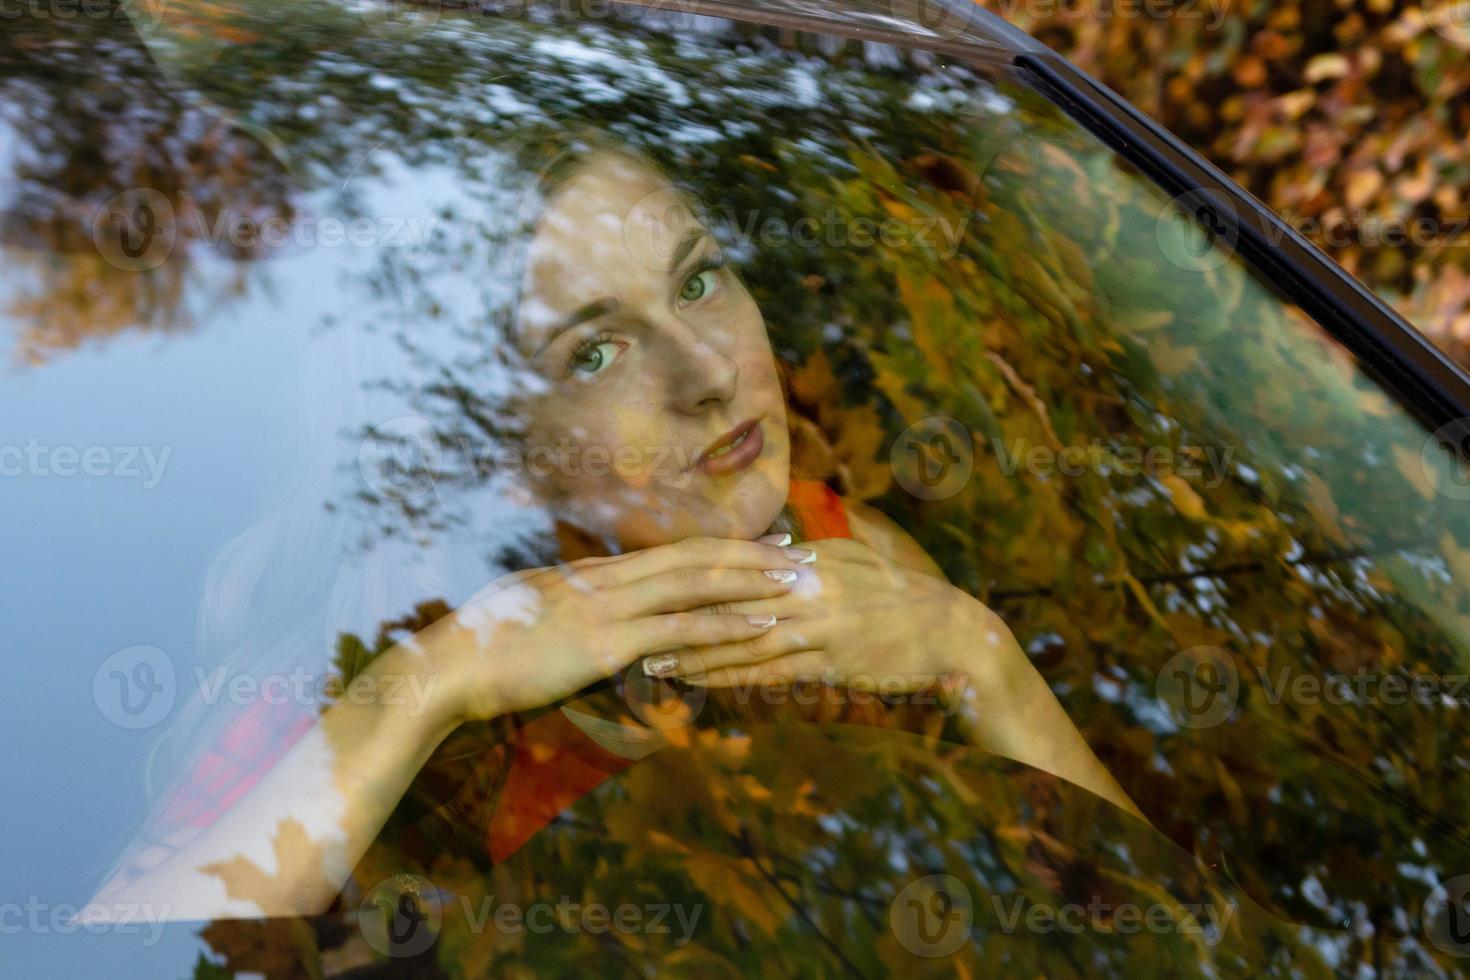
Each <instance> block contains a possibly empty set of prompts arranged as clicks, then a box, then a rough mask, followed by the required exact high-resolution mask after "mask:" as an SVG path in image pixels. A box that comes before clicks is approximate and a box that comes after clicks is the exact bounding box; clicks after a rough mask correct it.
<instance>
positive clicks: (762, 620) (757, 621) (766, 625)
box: [745, 613, 776, 630]
mask: <svg viewBox="0 0 1470 980" xmlns="http://www.w3.org/2000/svg"><path fill="white" fill-rule="evenodd" d="M745 621H746V622H747V623H749V624H750V625H752V626H754V627H755V628H756V629H758V630H768V629H770V628H771V627H772V626H775V625H776V614H775V613H771V614H770V615H769V616H746V617H745Z"/></svg>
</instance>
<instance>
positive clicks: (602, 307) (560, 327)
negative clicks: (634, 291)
mask: <svg viewBox="0 0 1470 980" xmlns="http://www.w3.org/2000/svg"><path fill="white" fill-rule="evenodd" d="M617 309H618V301H617V300H615V299H597V300H593V301H592V302H590V303H588V304H587V305H586V306H584V307H582V308H581V309H579V310H578V311H577V312H575V313H573V314H572V315H571V316H569V317H567V318H566V319H565V320H563V321H562V322H561V323H558V324H557V325H556V326H555V327H553V328H552V331H551V333H550V334H549V335H548V336H547V338H546V340H545V341H543V342H542V344H541V346H540V347H538V348H536V353H535V354H533V355H531V356H532V357H540V356H541V355H542V353H544V352H545V350H546V348H548V347H550V346H551V345H552V344H553V343H554V342H555V341H556V338H558V337H560V336H561V335H562V334H564V333H566V332H567V331H568V330H571V329H573V328H575V327H580V326H581V325H582V324H584V323H586V322H587V321H589V320H596V319H597V318H598V317H602V316H607V315H608V314H609V313H615V312H617Z"/></svg>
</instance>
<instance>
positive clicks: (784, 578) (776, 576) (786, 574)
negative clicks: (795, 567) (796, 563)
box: [765, 568, 796, 585]
mask: <svg viewBox="0 0 1470 980" xmlns="http://www.w3.org/2000/svg"><path fill="white" fill-rule="evenodd" d="M765 574H766V578H768V579H770V580H771V581H772V582H780V583H781V584H782V585H790V584H791V583H792V582H795V581H796V573H795V572H793V571H792V570H791V569H789V568H777V569H772V570H771V571H769V572H766V573H765Z"/></svg>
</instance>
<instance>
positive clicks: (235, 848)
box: [83, 539, 804, 921]
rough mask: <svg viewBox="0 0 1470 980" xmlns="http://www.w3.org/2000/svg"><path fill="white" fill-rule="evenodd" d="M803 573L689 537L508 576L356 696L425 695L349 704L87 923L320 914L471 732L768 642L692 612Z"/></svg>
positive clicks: (119, 885) (112, 887)
mask: <svg viewBox="0 0 1470 980" xmlns="http://www.w3.org/2000/svg"><path fill="white" fill-rule="evenodd" d="M802 554H804V553H797V556H796V557H800V556H801V555H802ZM796 567H799V566H798V564H797V562H796V560H795V559H794V558H793V557H791V556H790V555H788V554H787V552H786V551H783V550H782V549H780V548H776V547H772V546H768V545H762V544H756V543H754V542H737V541H719V540H716V539H690V540H689V541H685V542H680V543H678V544H674V545H666V546H664V547H661V548H653V549H649V550H647V551H642V552H636V553H633V554H630V555H624V556H619V557H617V558H611V559H601V558H599V559H585V560H584V561H582V562H577V563H574V564H573V565H568V566H559V567H556V568H551V569H537V570H534V571H533V572H529V573H519V574H517V575H514V576H508V577H507V578H506V579H504V580H501V581H499V582H497V583H494V585H492V587H491V588H490V589H487V590H485V592H483V593H481V595H480V596H477V597H476V599H474V600H471V601H470V602H469V603H466V604H465V606H464V607H463V608H461V609H460V610H459V611H457V612H456V613H455V614H452V615H450V616H447V617H445V618H444V619H442V620H440V621H439V622H437V623H435V624H434V625H433V626H430V627H429V628H428V629H426V630H424V631H422V632H421V633H419V634H418V635H417V636H415V637H414V638H413V639H412V640H410V641H407V642H405V643H403V644H400V645H398V646H395V647H393V648H392V649H390V650H388V651H386V652H385V653H383V654H382V655H381V656H380V657H378V658H377V659H376V660H375V661H374V662H373V663H372V664H371V665H369V667H368V669H367V671H366V672H365V673H364V675H363V676H364V678H366V681H367V683H363V684H361V685H360V686H356V682H355V687H354V688H352V689H350V690H353V689H355V690H358V691H362V690H369V691H382V692H385V694H386V692H388V691H398V690H402V689H403V688H404V687H405V686H406V687H407V688H408V689H410V690H418V691H423V692H425V695H426V696H425V697H424V698H422V699H418V698H415V699H407V702H406V703H405V699H402V698H389V697H386V696H385V697H383V698H381V699H379V698H375V697H345V698H343V699H341V700H339V701H338V702H337V703H336V704H333V705H332V706H331V707H330V708H329V709H328V710H327V711H326V712H325V713H324V714H323V715H322V717H321V719H320V720H319V721H318V722H317V724H316V725H315V726H314V727H313V728H312V729H311V730H310V731H308V732H307V733H306V735H304V736H303V737H302V738H301V739H300V741H298V742H297V743H296V744H295V745H294V746H293V747H292V748H291V749H290V750H289V751H288V752H287V753H286V755H285V756H284V757H283V758H282V759H281V760H280V761H279V762H277V764H276V765H275V766H274V767H273V768H272V770H271V771H270V772H269V773H268V774H267V775H266V776H265V777H264V778H263V779H262V780H261V781H260V782H259V783H258V784H257V785H256V786H255V787H254V788H253V789H252V790H251V792H250V793H249V794H248V795H247V796H246V797H245V798H244V799H243V800H241V801H240V802H239V803H237V804H236V805H235V806H234V807H233V808H231V809H230V811H229V812H228V813H226V814H224V815H223V816H222V817H220V818H219V819H218V820H217V821H216V822H215V823H214V824H213V825H211V826H210V827H208V828H207V829H205V830H204V831H203V832H202V833H200V834H199V835H198V836H197V837H195V838H194V839H192V840H190V841H189V842H187V843H186V844H184V845H183V846H182V847H180V848H179V849H178V850H177V851H175V852H173V853H172V854H170V855H168V856H167V857H166V858H164V859H163V860H162V861H160V862H159V863H157V864H156V865H155V866H153V867H152V868H150V869H149V870H147V871H146V872H145V873H144V874H142V875H141V876H139V877H137V878H136V879H135V880H130V881H115V882H111V883H109V884H108V885H107V886H106V887H105V888H104V889H103V890H102V891H101V892H100V893H99V894H98V896H97V897H96V898H95V899H94V900H93V903H92V905H91V906H89V908H88V909H85V910H84V911H83V918H84V919H88V920H104V921H105V920H106V919H107V918H108V917H109V915H110V914H112V913H115V912H116V911H118V910H120V909H129V908H130V909H134V910H136V909H139V908H142V909H143V910H145V911H147V912H149V913H150V914H151V917H152V918H154V919H176V918H187V919H207V918H228V917H239V916H258V915H262V914H265V915H303V914H313V913H317V912H320V911H322V910H324V909H325V908H326V907H327V906H328V905H329V904H330V903H331V901H332V898H333V897H334V896H335V895H336V894H337V892H338V890H339V889H340V887H341V885H342V883H343V882H344V881H346V880H347V878H348V877H349V875H350V874H351V871H352V869H353V867H354V866H355V865H356V864H357V862H358V861H359V860H360V859H361V858H362V856H363V854H364V853H366V851H367V848H368V847H369V846H370V845H371V843H372V841H373V839H374V838H375V837H376V836H377V834H378V833H379V831H380V830H381V829H382V827H383V824H384V823H385V822H386V821H387V818H388V816H389V814H390V813H391V812H392V810H393V808H394V807H395V806H396V805H397V803H398V801H399V800H400V799H401V798H402V796H403V794H404V793H405V792H406V791H407V789H408V786H409V784H410V783H411V782H412V781H413V779H414V777H415V776H416V775H417V774H418V772H419V770H420V769H421V768H422V767H423V765H424V763H425V762H426V761H427V760H428V758H429V756H430V755H431V754H432V753H433V751H434V749H435V748H437V747H438V746H439V744H440V743H441V742H442V741H443V740H444V739H445V737H447V736H448V735H449V733H450V732H452V731H453V730H454V729H455V728H456V727H457V726H458V725H459V724H461V723H462V722H464V721H466V720H471V719H488V718H495V717H499V716H502V715H505V714H508V713H510V712H513V711H519V710H523V709H527V708H531V707H536V706H539V705H544V704H548V703H550V702H552V701H555V700H557V699H558V698H561V697H565V696H567V695H570V694H572V693H574V692H576V691H577V690H580V689H581V688H583V687H585V686H586V685H587V684H590V683H592V682H593V681H595V680H597V679H599V678H601V677H605V676H608V675H609V674H613V673H616V672H618V671H621V670H622V669H624V668H625V667H627V666H628V665H629V664H631V663H632V662H634V661H635V660H637V659H638V658H639V657H641V656H643V655H644V654H646V653H651V652H654V651H656V650H659V649H664V648H667V647H669V646H674V645H701V644H709V643H722V642H739V641H742V640H747V639H750V638H752V637H754V636H757V635H759V634H760V633H761V632H762V631H763V630H765V629H769V628H770V623H768V622H766V620H767V619H768V618H770V617H764V616H755V617H752V616H746V615H735V614H731V615H714V616H712V615H709V614H707V613H703V612H689V611H688V610H691V609H698V608H700V607H702V606H706V605H708V604H710V603H733V602H756V603H759V602H760V601H763V600H766V599H770V598H774V597H776V596H779V595H781V594H784V593H785V592H786V591H788V590H789V588H790V584H789V583H788V582H784V581H781V580H779V579H773V578H771V577H769V576H767V575H765V574H764V572H765V571H767V570H786V571H789V570H791V569H794V568H796ZM772 621H774V620H773V619H772ZM400 682H406V684H404V683H400ZM390 701H391V702H393V703H389V702H390Z"/></svg>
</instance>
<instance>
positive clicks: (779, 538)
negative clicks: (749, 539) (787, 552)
mask: <svg viewBox="0 0 1470 980" xmlns="http://www.w3.org/2000/svg"><path fill="white" fill-rule="evenodd" d="M756 541H757V542H759V543H760V544H773V545H775V546H776V547H778V548H784V547H786V546H787V545H788V544H790V543H791V535H789V534H767V535H765V536H764V537H759V538H756Z"/></svg>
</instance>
